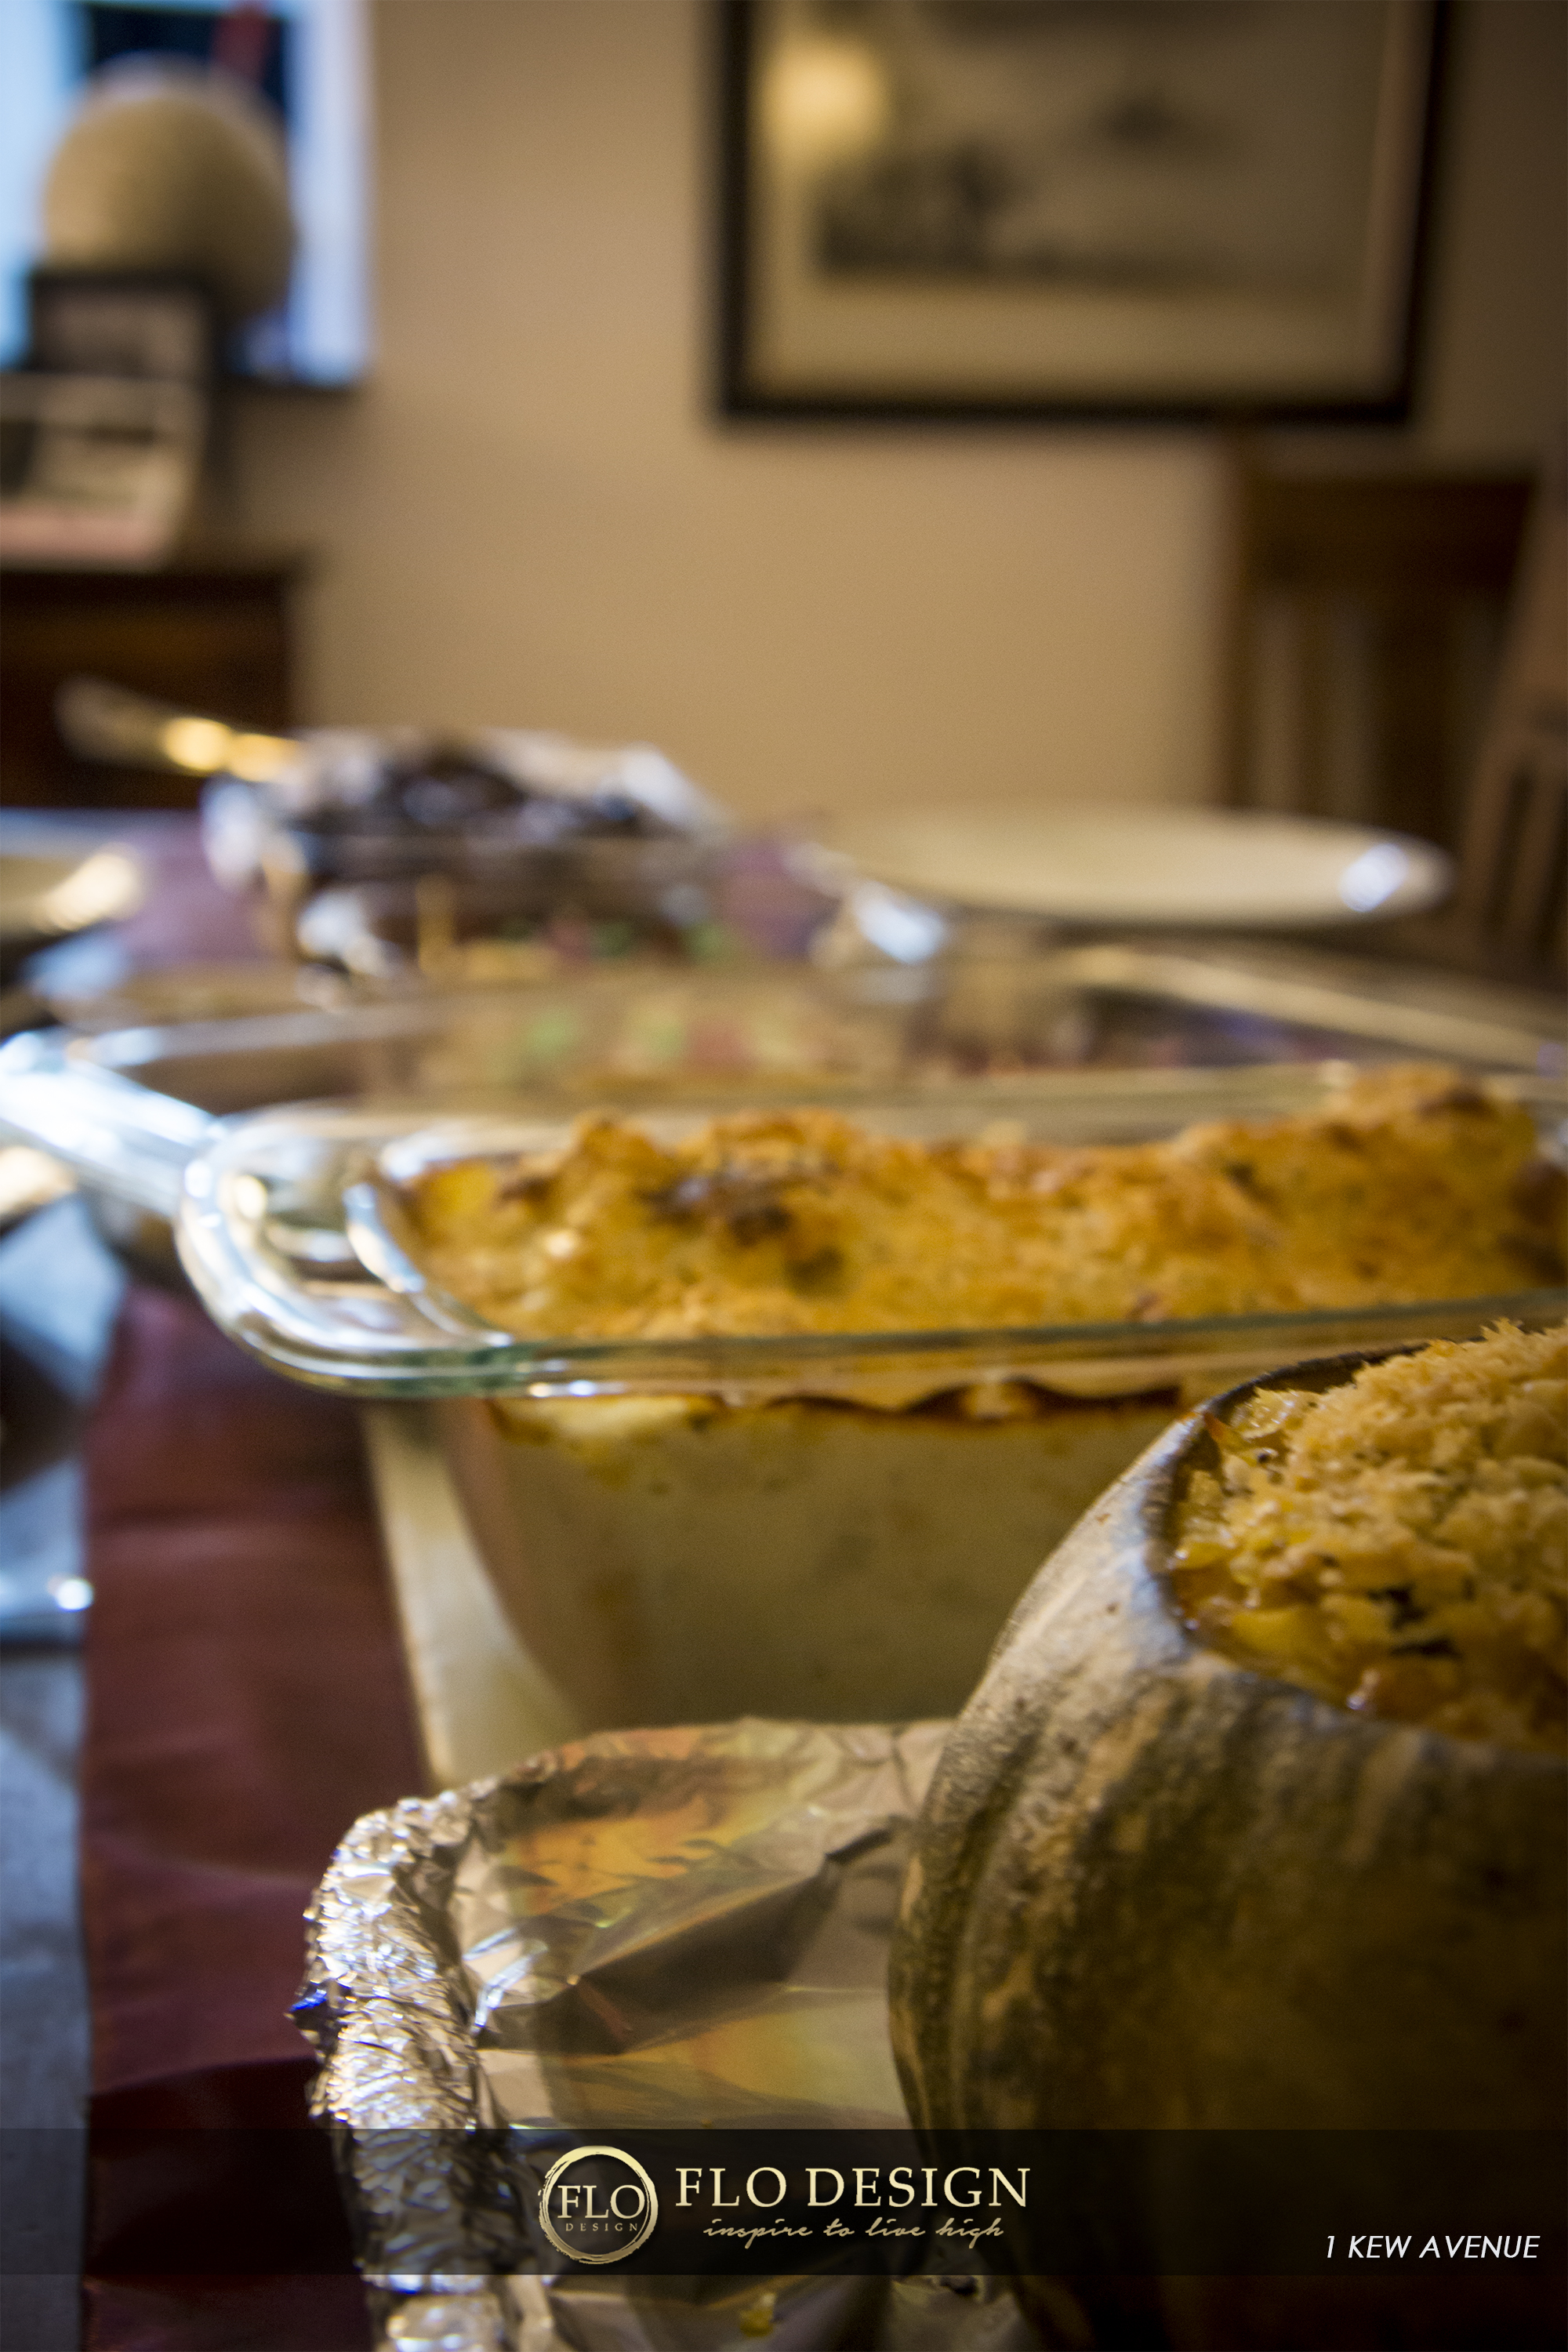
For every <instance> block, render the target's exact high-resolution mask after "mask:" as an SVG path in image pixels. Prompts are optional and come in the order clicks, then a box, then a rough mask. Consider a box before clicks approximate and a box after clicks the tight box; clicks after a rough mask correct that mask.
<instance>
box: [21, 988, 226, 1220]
mask: <svg viewBox="0 0 1568 2352" xmlns="http://www.w3.org/2000/svg"><path fill="white" fill-rule="evenodd" d="M216 1125H217V1122H216V1119H214V1118H212V1117H211V1116H210V1115H209V1114H208V1113H207V1112H206V1111H205V1110H198V1109H197V1108H195V1104H194V1103H185V1102H179V1101H177V1100H176V1099H175V1098H174V1096H172V1095H160V1094H154V1093H153V1091H152V1090H151V1088H149V1087H141V1086H138V1085H137V1084H136V1083H135V1082H134V1080H133V1079H131V1078H122V1077H121V1076H118V1075H117V1074H116V1073H115V1072H114V1071H112V1070H103V1069H95V1068H92V1067H91V1066H88V1065H86V1064H83V1063H80V1062H77V1061H73V1060H72V1058H71V1057H70V1055H69V1054H68V1052H67V1050H66V1046H65V1043H64V1040H63V1036H62V1035H61V1034H60V1033H59V1032H58V1031H51V1030H44V1031H41V1032H39V1031H32V1032H28V1033H26V1034H24V1035H22V1036H19V1037H13V1038H11V1039H10V1040H9V1041H8V1042H7V1043H6V1044H5V1045H3V1046H0V1134H5V1135H6V1136H9V1137H10V1138H12V1139H14V1140H16V1141H17V1142H21V1143H30V1144H32V1145H33V1146H34V1147H35V1148H36V1149H37V1150H39V1151H47V1152H48V1153H49V1155H50V1156H51V1158H53V1159H56V1160H63V1161H64V1162H65V1164H66V1166H67V1167H68V1169H70V1170H71V1171H72V1173H73V1174H74V1175H77V1176H79V1177H80V1178H81V1179H82V1180H83V1181H84V1182H86V1183H88V1184H90V1185H93V1186H95V1187H97V1188H98V1189H99V1190H100V1191H102V1192H111V1193H112V1194H114V1196H115V1197H116V1199H118V1200H122V1201H129V1202H133V1203H134V1204H135V1206H136V1207H137V1208H140V1209H150V1210H151V1211H152V1212H153V1214H154V1215H155V1216H160V1217H167V1218H169V1219H171V1220H173V1218H174V1215H175V1213H176V1212H177V1211H178V1209H179V1205H180V1188H181V1183H182V1180H183V1178H184V1171H185V1168H186V1166H187V1164H188V1163H189V1161H190V1160H193V1159H194V1158H195V1154H196V1153H197V1152H198V1151H200V1150H202V1149H203V1147H204V1146H205V1144H206V1143H208V1142H209V1141H210V1140H211V1139H212V1136H213V1133H214V1131H215V1129H216Z"/></svg>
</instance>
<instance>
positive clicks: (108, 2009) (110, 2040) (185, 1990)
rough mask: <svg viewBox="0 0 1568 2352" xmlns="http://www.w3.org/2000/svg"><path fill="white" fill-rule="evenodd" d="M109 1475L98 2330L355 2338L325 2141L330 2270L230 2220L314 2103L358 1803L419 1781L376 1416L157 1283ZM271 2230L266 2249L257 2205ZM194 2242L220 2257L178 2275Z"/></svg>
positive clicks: (312, 2222) (99, 1696) (195, 2252)
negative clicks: (317, 1948) (314, 2065)
mask: <svg viewBox="0 0 1568 2352" xmlns="http://www.w3.org/2000/svg"><path fill="white" fill-rule="evenodd" d="M87 1468H88V1492H89V1506H88V1511H89V1526H88V1548H89V1574H90V1576H91V1579H92V1582H93V1585H94V1588H95V1591H96V1594H97V1599H96V1601H95V1603H94V1607H93V1612H92V1617H91V1622H90V1625H89V1636H88V1645H87V1678H88V1716H87V1729H86V1733H85V1737H84V1743H83V1756H82V1776H81V1777H82V1832H81V1836H82V1904H83V1921H84V1933H85V1937H86V1944H87V1958H88V1972H89V1987H90V1998H91V2005H92V2025H93V2046H94V2066H93V2084H94V2100H93V2113H92V2129H93V2148H94V2177H93V2187H92V2211H91V2221H90V2224H89V2238H90V2245H89V2256H88V2263H87V2270H88V2279H87V2303H88V2318H87V2328H86V2336H85V2343H86V2345H87V2347H88V2352H207V2347H212V2348H213V2352H217V2347H240V2346H244V2347H257V2352H262V2347H265V2352H350V2347H359V2346H363V2345H364V2344H366V2343H368V2341H369V2336H368V2330H367V2327H366V2324H365V2319H364V2315H363V2302H362V2298H361V2295H360V2291H359V2287H358V2284H357V2282H356V2281H355V2280H354V2279H353V2277H350V2276H344V2275H342V2274H339V2275H335V2276H334V2275H331V2271H332V2268H333V2266H334V2264H341V2263H342V2257H343V2249H344V2242H343V2240H342V2223H341V2217H340V2216H339V2215H338V2213H337V2211H336V2210H335V2208H334V2206H333V2200H332V2199H331V2191H330V2181H329V2179H328V2176H327V2173H326V2170H325V2168H324V2164H322V2163H321V2159H320V2158H318V2155H317V2150H316V2147H315V2143H314V2140H313V2139H312V2141H311V2142H310V2163H309V2164H308V2165H307V2166H306V2167H305V2177H306V2181H307V2190H308V2194H306V2200H305V2201H306V2202H307V2203H310V2206H311V2210H310V2211H309V2212H307V2213H305V2214H304V2215H303V2216H301V2215H300V2214H299V2213H294V2214H292V2215H290V2216H286V2217H283V2218H281V2219H280V2220H279V2232H280V2235H279V2241H278V2242H279V2245H280V2246H293V2245H298V2244H303V2245H304V2246H305V2247H306V2253H305V2256H304V2258H303V2259H301V2260H300V2262H299V2267H300V2270H301V2271H310V2270H315V2271H318V2272H319V2273H320V2274H318V2275H296V2276H283V2275H266V2274H258V2275H253V2276H242V2275H237V2274H236V2273H235V2271H234V2270H233V2269H232V2268H231V2267H229V2266H228V2263H227V2260H226V2256H225V2255H224V2254H223V2252H222V2249H221V2247H220V2248H219V2250H218V2252H217V2253H216V2255H215V2252H214V2245H215V2240H214V2235H213V2233H214V2231H215V2229H216V2231H218V2233H219V2235H220V2236H221V2234H222V2231H223V2230H224V2228H225V2227H226V2218H225V2217H226V2215H227V2217H228V2218H229V2219H231V2220H232V2219H235V2218H237V2217H236V2216H235V2215H234V2211H233V2209H234V2207H235V2205H236V2204H237V2202H243V2201H244V2200H245V2198H246V2196H247V2190H246V2189H245V2185H244V2181H243V2178H242V2177H241V2176H242V2175H243V2171H244V2164H245V2155H244V2151H245V2147H246V2144H247V2135H250V2134H255V2133H260V2132H265V2131H267V2130H271V2129H276V2128H277V2127H279V2126H294V2125H300V2126H302V2125H303V2124H304V2120H305V2109H304V2098H305V2090H306V2086H307V2084H308V2080H309V2074H310V2065H309V2063H308V2058H307V2053H305V2051H304V2046H303V2044H302V2043H301V2042H300V2037H299V2035H298V2033H297V2032H296V2031H295V2029H294V2027H293V2026H292V2024H291V2023H290V2022H289V2018H288V2016H287V2013H286V2012H287V2010H288V2006H289V2001H290V2000H291V1999H292V1998H293V1995H294V1993H295V1992H296V1990H298V1987H299V1983H300V1974H301V1969H302V1964H303V1932H302V1926H301V1914H302V1913H303V1910H304V1908H305V1906H306V1904H307V1902H308V1901H309V1900H310V1895H311V1892H312V1890H313V1889H314V1887H315V1885H316V1883H317V1881H318V1880H319V1879H320V1877H321V1873H322V1871H323V1870H324V1868H325V1866H326V1864H327V1862H328V1860H329V1858H330V1856H331V1852H332V1849H333V1847H334V1845H335V1844H336V1843H337V1841H338V1840H339V1839H340V1838H341V1837H342V1834H343V1832H345V1831H346V1830H347V1829H348V1827H349V1826H350V1824H351V1822H353V1821H354V1820H355V1819H356V1818H357V1817H358V1815H360V1814H361V1813H363V1812H366V1811H371V1810H373V1809H374V1808H376V1807H378V1806H382V1805H386V1804H390V1803H393V1802H395V1801H396V1800H397V1799H398V1798H399V1797H402V1796H405V1795H408V1794H409V1793H411V1792H412V1791H415V1790H418V1788H419V1787H420V1785H421V1763H420V1758H419V1754H418V1748H417V1744H416V1733H415V1727H414V1718H413V1712H412V1707H411V1704H410V1699H409V1695H408V1690H407V1685H406V1682H405V1675H404V1668H403V1661H402V1655H401V1652H400V1649H399V1646H398V1641H397V1633H396V1627H395V1619H394V1613H393V1608H392V1602H391V1597H390V1594H389V1591H388V1589H387V1584H386V1577H385V1570H384V1563H383V1560H382V1556H381V1549H380V1543H379V1538H378V1535H377V1530H376V1525H375V1519H374V1508H373V1506H372V1502H371V1498H370V1493H369V1488H368V1485H367V1481H366V1477H365V1473H364V1467H363V1458H362V1454H361V1448H360V1438H359V1429H358V1424H357V1421H356V1419H355V1416H354V1414H353V1411H352V1409H351V1408H350V1407H349V1406H347V1405H346V1404H343V1403H341V1402H338V1401H337V1400H336V1399H333V1398H329V1397H323V1396H319V1395H316V1394H314V1393H313V1392H311V1391H308V1390H305V1389H303V1388H299V1387H296V1386H294V1385H293V1384H292V1383H290V1382H288V1381H283V1380H281V1379H280V1378H279V1377H277V1376H276V1375H274V1374H272V1373H269V1372H267V1371H264V1370H261V1369H260V1368H259V1367H258V1366H256V1365H253V1364H252V1363H250V1362H249V1361H248V1360H247V1359H246V1358H245V1357H244V1356H242V1354H241V1353H240V1351H239V1350H238V1349H237V1348H235V1347H234V1346H233V1345H231V1343H230V1342H229V1341H227V1340H226V1339H223V1338H222V1337H220V1335H219V1334H218V1333H217V1332H216V1330H215V1329H214V1328H213V1327H212V1326H211V1325H210V1324H209V1323H208V1321H207V1320H206V1318H205V1316H204V1315H203V1314H202V1312H201V1311H200V1309H199V1308H198V1307H196V1306H195V1304H194V1303H191V1302H189V1301H186V1300H183V1299H176V1298H174V1297H163V1295H161V1294H159V1293H156V1292H153V1291H150V1290H145V1289H133V1290H132V1292H131V1293H130V1295H129V1297H128V1298H127V1302H126V1306H125V1309H124V1312H123V1315H122V1317H121V1325H120V1329H119V1333H118V1337H117V1341H116V1346H115V1349H114V1353H113V1357H112V1360H111V1362H110V1370H109V1373H108V1377H107V1380H106V1382H105V1385H104V1389H103V1391H102V1395H101V1397H100V1402H99V1404H98V1407H97V1410H96V1412H95V1415H94V1418H93V1422H92V1424H91V1428H90V1431H89V1441H88V1448H87ZM172 2125H173V2126H205V2127H207V2134H206V2135H205V2136H204V2137H203V2138H202V2139H200V2140H197V2139H195V2138H194V2137H193V2138H189V2139H188V2140H184V2139H182V2140H180V2141H174V2140H173V2139H172V2138H171V2137H170V2136H169V2132H168V2126H172ZM215 2127H216V2130H215ZM147 2134H152V2135H153V2137H152V2138H147V2137H138V2136H139V2135H147ZM301 2145H304V2144H303V2143H301ZM179 2146H188V2147H189V2148H191V2149H192V2150H201V2151H203V2155H202V2158H201V2160H200V2162H199V2163H198V2168H197V2172H196V2174H195V2177H194V2178H193V2176H192V2175H191V2173H190V2169H189V2167H188V2166H187V2167H186V2170H185V2173H184V2176H183V2177H182V2178H181V2179H173V2178H170V2177H165V2175H166V2169H167V2168H166V2165H164V2158H165V2157H166V2155H167V2151H168V2148H169V2147H179ZM321 2146H322V2150H323V2151H324V2141H323V2142H322V2144H321ZM160 2151H162V2153H160ZM236 2166H237V2167H238V2168H239V2172H238V2173H237V2174H236V2173H235V2171H234V2168H235V2167H236ZM161 2167H163V2169H162V2170H161V2169H160V2168H161ZM204 2180H205V2190H204V2189H203V2187H202V2183H203V2182H204ZM304 2193H305V2192H302V2194H304ZM317 2203H319V2205H320V2210H315V2208H316V2204H317ZM301 2232H302V2234H301ZM242 2235H243V2232H242ZM249 2242H250V2244H251V2245H252V2247H253V2248H254V2247H255V2245H256V2244H257V2243H258V2242H259V2243H260V2245H261V2247H262V2251H263V2253H264V2254H265V2252H266V2251H267V2230H266V2222H265V2217H263V2220H262V2225H261V2228H260V2232H259V2240H258V2227H257V2217H256V2215H255V2213H254V2210H253V2211H252V2214H251V2216H250V2240H249ZM183 2246H184V2247H188V2248H189V2249H190V2252H189V2257H188V2259H189V2263H190V2269H191V2272H192V2273H201V2274H200V2275H190V2276H186V2277H179V2276H172V2277H160V2276H156V2275H153V2273H154V2272H155V2271H157V2272H162V2271H164V2270H167V2271H169V2272H178V2271H179V2270H180V2269H181V2267H182V2261H183V2259H184V2257H183V2256H182V2254H181V2248H182V2247H183ZM244 2258H245V2257H243V2256H237V2257H236V2259H237V2260H238V2259H244ZM256 2268H257V2271H258V2273H264V2272H266V2271H269V2270H270V2268H271V2264H270V2262H269V2261H268V2262H258V2263H257V2265H256Z"/></svg>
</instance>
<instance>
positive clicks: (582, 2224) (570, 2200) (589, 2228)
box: [539, 2147, 658, 2263]
mask: <svg viewBox="0 0 1568 2352" xmlns="http://www.w3.org/2000/svg"><path fill="white" fill-rule="evenodd" d="M656 2221H658V2190H657V2189H655V2187H654V2185H653V2182H652V2181H651V2179H649V2178H648V2176H647V2173H646V2172H645V2171H644V2170H643V2168H642V2166H641V2165H640V2164H639V2163H638V2162H637V2158H636V2157H635V2156H627V2155H626V2151H625V2149H624V2148H618V2147H574V2148H573V2149H572V2151H571V2153H570V2154H569V2155H567V2156H563V2157H558V2158H556V2160H555V2162H554V2163H553V2164H552V2166H551V2168H550V2170H549V2172H548V2173H547V2174H546V2176H545V2181H544V2186H543V2188H542V2189H541V2190H540V2192H539V2225H540V2227H541V2229H542V2231H544V2234H545V2236H546V2237H547V2238H548V2239H549V2241H550V2242H551V2244H552V2246H558V2247H559V2248H560V2250H561V2252H563V2254H566V2255H569V2256H570V2258H571V2259H572V2261H573V2262H574V2263H624V2262H625V2260H626V2256H627V2255H628V2254H635V2253H636V2252H637V2248H638V2247H639V2246H640V2245H642V2244H643V2243H644V2242H646V2240H647V2239H648V2238H649V2237H651V2235H652V2234H653V2227H654V2223H655V2222H656Z"/></svg>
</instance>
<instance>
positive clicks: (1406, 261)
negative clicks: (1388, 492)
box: [719, 0, 1443, 420]
mask: <svg viewBox="0 0 1568 2352" xmlns="http://www.w3.org/2000/svg"><path fill="white" fill-rule="evenodd" d="M1442 19H1443V5H1442V0H721V6H720V18H719V21H720V27H721V131H722V171H721V224H720V227H721V254H720V276H721V316H720V350H721V406H722V408H723V410H724V411H725V412H726V413H728V414H730V415H739V416H774V417H788V416H800V417H809V416H817V417H866V418H877V417H909V418H920V417H943V416H945V417H952V418H985V417H1075V416H1077V417H1104V416H1126V417H1140V416H1142V417H1170V418H1181V417H1193V418H1199V417H1217V416H1226V415H1231V416H1256V417H1259V418H1278V419H1287V418H1296V419H1303V420H1305V419H1314V418H1325V419H1327V418H1334V419H1346V420H1350V419H1368V420H1371V419H1389V418H1397V417H1398V416H1400V415H1403V414H1404V413H1405V409H1406V407H1407V404H1408V401H1409V394H1410V379H1411V367H1412V360H1413V354H1414V348H1415V326H1416V310H1417V298H1418V292H1419V286H1420V278H1421V258H1422V246H1423V237H1424V226H1425V218H1426V191H1427V181H1428V177H1429V168H1430V156H1431V150H1432V135H1433V116H1434V111H1435V107H1436V91H1437V83H1438V58H1439V51H1440V47H1441V34H1442Z"/></svg>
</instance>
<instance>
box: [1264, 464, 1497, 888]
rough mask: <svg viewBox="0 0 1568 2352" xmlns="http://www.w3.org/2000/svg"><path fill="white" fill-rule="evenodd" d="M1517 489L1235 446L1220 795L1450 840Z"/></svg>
mask: <svg viewBox="0 0 1568 2352" xmlns="http://www.w3.org/2000/svg"><path fill="white" fill-rule="evenodd" d="M1531 487H1532V485H1531V478H1530V477H1529V476H1526V475H1519V474H1509V475H1499V476H1495V477H1492V476H1481V475H1458V474H1418V473H1413V472H1409V471H1403V472H1393V471H1388V470H1384V471H1382V472H1370V471H1369V472H1358V471H1355V470H1353V469H1351V468H1348V467H1347V468H1346V469H1345V470H1342V471H1339V472H1335V473H1332V474H1330V473H1326V472H1322V471H1314V470H1310V469H1308V468H1306V467H1302V468H1301V469H1300V470H1283V469H1278V470H1270V469H1267V468H1265V467H1262V466H1260V465H1258V464H1257V463H1256V462H1255V461H1254V460H1253V459H1252V458H1251V457H1250V456H1249V455H1248V454H1247V452H1245V451H1243V452H1242V453H1240V455H1239V457H1238V461H1237V467H1236V473H1235V476H1234V500H1235V517H1236V526H1235V537H1234V547H1235V577H1234V608H1233V618H1232V626H1231V630H1230V649H1231V650H1230V679H1229V692H1228V698H1227V701H1228V714H1227V740H1226V773H1225V794H1224V796H1225V798H1226V801H1227V802H1228V803H1229V804H1230V805H1232V806H1233V807H1242V808H1246V807H1253V808H1271V809H1282V810H1290V811H1296V812H1300V813H1301V814H1309V815H1316V816H1329V817H1341V818H1344V819H1348V820H1352V821H1354V822H1359V823H1363V824H1383V825H1390V826H1393V827H1394V828H1395V829H1396V830H1397V831H1400V832H1404V833H1414V834H1418V835H1423V836H1424V837H1425V838H1426V839H1427V840H1429V841H1436V842H1437V843H1439V844H1441V845H1443V846H1445V847H1447V848H1449V849H1452V850H1454V851H1456V852H1457V851H1458V850H1459V849H1460V847H1461V845H1462V843H1463V841H1464V839H1465V836H1466V832H1467V815H1466V813H1467V809H1468V800H1469V780H1470V777H1471V773H1472V771H1473V768H1474V763H1475V758H1476V752H1477V748H1478V745H1479V742H1480V740H1481V737H1482V734H1483V731H1484V730H1485V727H1486V723H1487V718H1488V713H1489V707H1490V701H1491V697H1492V692H1493V688H1494V681H1495V677H1496V673H1497V665H1498V660H1499V656H1500V647H1501V644H1502V638H1503V633H1504V625H1505V618H1506V614H1507V609H1508V599H1509V591H1510V584H1511V582H1512V579H1513V575H1514V570H1515V565H1516V562H1517V558H1518V553H1519V548H1520V542H1521V536H1522V531H1523V527H1524V521H1525V516H1526V512H1527V509H1528V507H1529V502H1530V496H1531Z"/></svg>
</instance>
